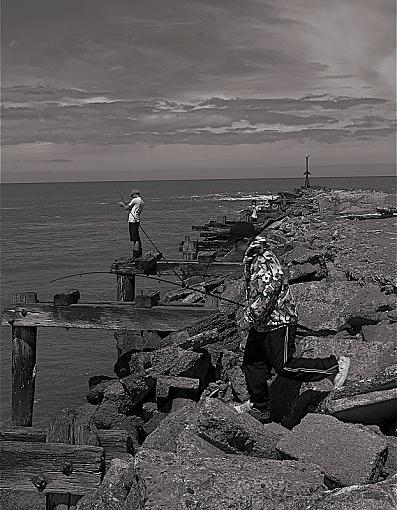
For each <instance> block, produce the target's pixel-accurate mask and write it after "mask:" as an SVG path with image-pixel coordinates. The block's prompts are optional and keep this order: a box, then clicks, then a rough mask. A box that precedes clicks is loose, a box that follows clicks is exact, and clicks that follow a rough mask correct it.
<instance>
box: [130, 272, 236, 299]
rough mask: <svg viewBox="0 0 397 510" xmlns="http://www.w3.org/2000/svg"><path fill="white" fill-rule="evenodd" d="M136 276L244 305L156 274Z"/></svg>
mask: <svg viewBox="0 0 397 510" xmlns="http://www.w3.org/2000/svg"><path fill="white" fill-rule="evenodd" d="M136 276H141V277H144V278H149V280H156V281H158V282H163V283H169V284H171V285H176V286H177V287H180V288H181V289H188V290H192V291H194V292H198V293H199V294H204V295H205V296H212V297H216V298H217V299H220V300H221V301H226V302H227V303H231V304H232V305H237V306H240V307H244V305H243V303H238V302H237V301H233V299H228V298H224V297H221V296H219V295H218V294H212V292H208V291H205V290H199V289H197V288H195V287H190V286H189V285H185V284H183V285H181V284H180V283H178V282H173V281H171V280H165V279H164V278H158V277H157V276H149V275H145V274H137V275H136Z"/></svg>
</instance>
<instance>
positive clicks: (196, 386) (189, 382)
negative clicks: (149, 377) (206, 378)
mask: <svg viewBox="0 0 397 510" xmlns="http://www.w3.org/2000/svg"><path fill="white" fill-rule="evenodd" d="M199 391H200V380H199V379H193V378H191V377H174V376H172V375H163V376H158V377H157V380H156V402H158V403H160V402H163V401H164V400H168V399H170V398H177V397H179V398H191V399H193V400H196V399H198V397H199Z"/></svg>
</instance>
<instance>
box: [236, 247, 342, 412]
mask: <svg viewBox="0 0 397 510" xmlns="http://www.w3.org/2000/svg"><path fill="white" fill-rule="evenodd" d="M247 246H248V248H247V250H246V252H245V257H244V274H245V279H246V293H247V295H246V304H245V308H244V312H243V316H242V317H241V319H240V320H239V322H238V326H239V329H240V336H241V338H242V342H241V344H240V347H241V348H242V349H244V358H243V370H244V374H245V379H246V384H247V389H248V393H249V395H250V400H249V401H248V402H245V403H244V404H241V405H239V406H236V409H237V411H238V412H249V413H250V414H253V415H254V416H255V417H257V418H258V419H260V420H261V421H267V420H268V419H269V418H270V405H269V393H268V385H267V380H268V379H269V378H270V377H271V369H272V367H273V368H274V369H275V371H276V372H277V373H278V374H279V375H282V376H283V377H287V378H289V379H295V380H298V381H319V380H321V379H325V378H329V379H331V381H332V382H333V383H334V387H341V386H342V385H343V383H344V382H345V380H346V376H347V372H348V370H349V365H350V360H349V359H348V358H340V359H339V360H338V359H337V358H336V357H335V356H333V355H332V356H328V357H326V358H294V357H293V355H294V353H295V335H296V326H297V323H298V315H297V311H296V305H295V301H294V298H293V296H292V293H291V289H290V287H289V285H288V277H287V275H286V274H285V273H284V271H283V269H282V267H281V265H280V262H279V261H278V260H277V258H276V256H275V255H274V254H273V253H272V252H271V251H269V249H268V245H267V241H266V238H264V237H257V238H256V239H255V240H254V241H253V242H251V243H250V244H249V245H248V242H247Z"/></svg>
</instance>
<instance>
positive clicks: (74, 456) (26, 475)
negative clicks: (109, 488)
mask: <svg viewBox="0 0 397 510" xmlns="http://www.w3.org/2000/svg"><path fill="white" fill-rule="evenodd" d="M0 448H1V455H0V489H8V490H21V491H37V490H38V488H37V486H38V487H39V489H40V492H45V493H47V492H60V493H65V492H69V493H71V494H77V495H81V494H85V493H86V492H87V491H90V490H93V489H96V488H97V487H99V485H100V483H101V480H102V475H103V469H104V450H103V448H101V447H99V446H86V445H70V444H59V443H55V444H53V443H23V442H15V441H2V442H1V443H0ZM65 465H67V466H71V472H70V470H69V471H68V470H65V471H66V473H68V474H65V473H64V472H63V470H64V466H65ZM35 484H36V485H35Z"/></svg>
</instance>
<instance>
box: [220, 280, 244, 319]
mask: <svg viewBox="0 0 397 510" xmlns="http://www.w3.org/2000/svg"><path fill="white" fill-rule="evenodd" d="M220 297H221V298H226V299H228V300H230V301H234V302H235V303H243V302H244V301H245V281H244V278H239V279H238V280H235V281H233V282H228V285H227V287H226V290H225V291H224V292H223V293H222V294H221V296H220ZM237 308H238V305H237V304H234V303H232V302H229V301H223V300H222V299H221V300H219V312H220V313H221V314H224V315H226V316H227V315H229V314H231V313H234V312H235V311H236V310H237Z"/></svg>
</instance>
